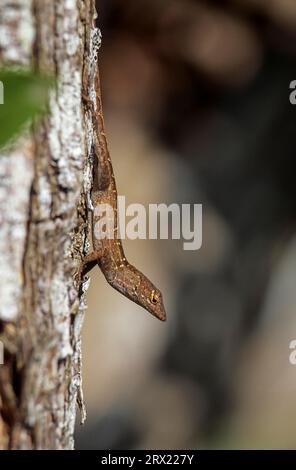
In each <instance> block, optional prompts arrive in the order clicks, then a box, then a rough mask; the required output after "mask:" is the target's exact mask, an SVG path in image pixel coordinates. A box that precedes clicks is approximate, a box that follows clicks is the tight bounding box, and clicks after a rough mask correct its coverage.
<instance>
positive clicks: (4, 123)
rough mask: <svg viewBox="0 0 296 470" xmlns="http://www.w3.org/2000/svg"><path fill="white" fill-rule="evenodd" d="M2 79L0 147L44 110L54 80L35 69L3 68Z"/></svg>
mask: <svg viewBox="0 0 296 470" xmlns="http://www.w3.org/2000/svg"><path fill="white" fill-rule="evenodd" d="M0 82H1V96H0V100H1V103H0V147H3V146H4V145H5V144H7V142H9V141H10V140H11V139H13V138H14V137H16V136H17V135H18V134H19V133H20V132H21V131H22V130H23V128H24V126H25V124H26V123H28V122H29V121H30V120H32V119H36V118H37V117H38V116H40V114H41V113H42V112H44V111H45V109H46V103H47V99H48V89H49V87H50V86H51V85H52V84H53V81H52V79H51V78H50V77H46V76H42V75H40V74H37V73H35V72H34V71H33V70H26V69H19V68H18V69H17V68H9V67H2V68H0ZM8 103H9V104H8Z"/></svg>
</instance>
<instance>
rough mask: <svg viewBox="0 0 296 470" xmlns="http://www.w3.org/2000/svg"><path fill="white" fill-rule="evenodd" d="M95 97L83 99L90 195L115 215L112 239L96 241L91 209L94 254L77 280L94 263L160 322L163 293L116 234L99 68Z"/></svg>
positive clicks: (114, 197)
mask: <svg viewBox="0 0 296 470" xmlns="http://www.w3.org/2000/svg"><path fill="white" fill-rule="evenodd" d="M94 80H95V98H94V100H92V99H91V98H89V97H84V101H85V102H86V104H87V105H89V106H90V107H91V113H92V122H93V126H94V145H93V150H94V152H93V153H94V175H93V187H92V192H91V202H92V206H93V208H96V207H97V206H98V204H108V205H109V206H111V207H112V209H113V212H114V236H113V237H112V238H103V239H98V238H97V237H96V236H95V230H94V227H95V225H96V223H97V222H98V217H97V216H96V213H95V212H94V210H92V239H93V248H94V250H93V252H92V253H90V254H89V255H87V256H86V257H85V259H84V260H83V262H82V265H81V267H80V270H79V274H78V277H79V280H80V279H82V277H83V276H84V275H85V274H87V273H88V272H89V271H90V270H91V269H92V268H93V267H94V266H95V265H96V264H98V265H99V267H100V269H101V271H102V272H103V274H104V276H105V278H106V280H107V281H108V283H109V284H110V285H111V286H112V287H114V289H116V290H117V291H119V292H121V293H122V294H123V295H124V296H125V297H127V298H128V299H130V300H132V301H133V302H135V303H137V304H139V305H141V306H142V307H144V308H145V309H146V310H147V311H148V312H150V313H151V314H152V315H154V316H155V317H156V318H158V319H159V320H162V321H165V320H166V312H165V308H164V305H163V300H162V294H161V292H160V291H159V289H157V287H155V286H154V285H153V284H152V282H151V281H150V280H149V279H148V278H147V277H146V276H144V274H142V273H141V272H140V271H139V270H138V269H137V268H135V267H134V266H132V265H131V264H130V263H129V262H128V261H127V260H126V258H125V254H124V250H123V247H122V242H121V239H120V235H119V233H118V216H117V189H116V182H115V177H114V173H113V167H112V162H111V158H110V154H109V150H108V144H107V139H106V132H105V124H104V116H103V110H102V95H101V83H100V74H99V69H98V65H97V68H96V72H95V77H94Z"/></svg>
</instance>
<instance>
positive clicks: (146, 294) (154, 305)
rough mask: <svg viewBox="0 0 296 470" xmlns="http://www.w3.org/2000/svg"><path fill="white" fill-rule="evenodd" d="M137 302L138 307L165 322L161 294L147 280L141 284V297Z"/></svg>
mask: <svg viewBox="0 0 296 470" xmlns="http://www.w3.org/2000/svg"><path fill="white" fill-rule="evenodd" d="M143 287H144V288H143ZM138 300H139V301H140V302H139V303H140V305H141V306H142V307H144V308H145V309H146V310H148V312H150V313H151V314H152V315H154V316H155V317H156V318H158V319H159V320H161V321H166V311H165V308H164V304H163V300H162V294H161V292H160V290H158V289H157V288H156V287H155V286H154V285H153V284H152V283H151V282H150V281H149V280H148V279H147V280H146V282H145V283H144V284H142V295H141V298H139V299H138Z"/></svg>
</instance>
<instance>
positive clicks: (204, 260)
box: [76, 0, 296, 449]
mask: <svg viewBox="0 0 296 470" xmlns="http://www.w3.org/2000/svg"><path fill="white" fill-rule="evenodd" d="M97 3H98V12H99V26H100V28H101V30H102V33H103V46H102V49H101V52H100V67H101V75H102V85H103V100H104V108H105V115H106V121H107V131H108V136H109V145H110V149H111V152H112V156H113V164H114V170H115V173H116V177H117V182H118V189H119V193H120V194H121V195H125V196H126V198H127V203H132V202H138V203H143V204H148V203H150V202H158V203H160V202H168V203H169V202H178V203H183V202H187V203H201V204H203V246H202V249H201V250H199V251H197V252H192V251H191V252H186V251H184V250H183V249H182V243H181V242H180V241H149V240H146V241H127V242H125V248H126V252H127V257H128V259H129V260H130V261H131V262H132V263H133V264H136V265H137V266H138V267H139V268H140V269H141V270H143V272H145V273H146V274H147V275H148V276H149V277H150V278H151V279H152V280H153V281H154V282H155V283H156V284H157V285H158V286H159V287H160V288H161V289H162V290H163V293H164V296H165V301H166V307H167V313H168V322H167V323H166V324H161V323H160V322H158V321H156V320H155V319H154V318H152V317H150V316H149V315H148V314H146V313H145V311H144V310H142V309H141V308H140V307H138V306H136V305H134V304H132V303H131V302H129V301H128V300H126V299H125V298H124V297H122V296H120V295H119V294H118V293H116V292H115V291H114V290H112V289H111V288H110V287H109V286H108V285H107V284H106V282H105V280H104V278H103V276H102V275H101V273H100V272H99V270H98V269H97V270H94V271H93V273H92V275H91V278H92V280H91V288H90V291H89V298H88V303H89V308H88V311H87V315H86V322H85V326H84V337H83V354H84V361H83V364H84V366H83V369H84V370H83V375H84V391H85V399H86V403H87V409H88V420H87V423H86V425H84V426H83V427H81V426H80V425H79V424H78V425H77V441H76V447H77V448H78V449H79V448H80V449H107V448H108V449H118V448H120V449H130V448H142V449H145V448H152V449H153V448H154V449H166V448H167V449H186V448H291V449H293V448H296V369H295V368H294V367H293V366H292V365H291V364H290V362H289V354H290V351H289V343H290V341H291V340H293V339H295V338H296V316H295V314H294V311H295V307H296V289H295V285H296V237H295V219H296V185H295V170H296V165H295V146H296V144H295V143H294V140H295V129H296V108H295V107H293V106H292V105H291V104H290V102H289V93H290V91H289V85H290V82H291V81H292V80H294V79H296V2H295V0H269V1H268V2H267V1H264V0H224V1H222V0H217V1H214V0H212V1H202V0H161V1H160V0H105V1H104V0H100V1H98V2H97ZM98 299H100V300H99V307H97V303H98Z"/></svg>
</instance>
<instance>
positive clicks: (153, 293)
mask: <svg viewBox="0 0 296 470" xmlns="http://www.w3.org/2000/svg"><path fill="white" fill-rule="evenodd" d="M150 300H151V302H152V303H153V304H154V305H155V304H157V302H158V297H157V296H156V295H155V291H154V290H153V291H152V292H151V296H150Z"/></svg>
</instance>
